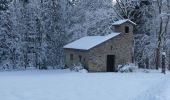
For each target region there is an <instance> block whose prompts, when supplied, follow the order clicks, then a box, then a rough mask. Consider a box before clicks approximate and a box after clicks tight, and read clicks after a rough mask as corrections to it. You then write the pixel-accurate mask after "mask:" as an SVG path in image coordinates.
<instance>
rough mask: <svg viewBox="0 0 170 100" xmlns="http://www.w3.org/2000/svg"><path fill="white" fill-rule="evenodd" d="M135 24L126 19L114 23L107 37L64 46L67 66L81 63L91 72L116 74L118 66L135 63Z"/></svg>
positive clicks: (82, 39) (98, 37)
mask: <svg viewBox="0 0 170 100" xmlns="http://www.w3.org/2000/svg"><path fill="white" fill-rule="evenodd" d="M134 25H136V24H135V23H134V22H132V21H130V20H128V19H126V20H119V21H116V22H114V23H113V25H112V26H111V29H112V30H113V31H114V32H113V33H111V34H108V35H106V36H86V37H83V38H80V39H78V40H76V41H74V42H72V43H69V44H67V45H66V46H64V52H65V64H66V66H73V65H74V64H77V63H81V64H82V65H83V66H84V68H86V69H87V70H88V71H89V72H114V71H117V67H118V65H124V64H128V63H132V62H133V56H134V53H133V52H134V51H133V47H134V43H133V40H134V37H133V27H134Z"/></svg>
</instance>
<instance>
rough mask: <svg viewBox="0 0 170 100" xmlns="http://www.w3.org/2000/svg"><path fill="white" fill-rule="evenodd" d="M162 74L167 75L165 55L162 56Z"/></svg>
mask: <svg viewBox="0 0 170 100" xmlns="http://www.w3.org/2000/svg"><path fill="white" fill-rule="evenodd" d="M162 73H164V74H166V65H165V55H164V54H163V55H162Z"/></svg>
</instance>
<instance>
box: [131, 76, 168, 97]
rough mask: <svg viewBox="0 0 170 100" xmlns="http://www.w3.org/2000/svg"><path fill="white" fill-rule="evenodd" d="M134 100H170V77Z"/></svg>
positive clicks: (166, 77)
mask: <svg viewBox="0 0 170 100" xmlns="http://www.w3.org/2000/svg"><path fill="white" fill-rule="evenodd" d="M134 100H170V75H166V76H165V77H164V79H162V81H161V82H159V83H158V84H157V85H155V86H153V87H151V88H150V89H148V90H147V91H145V92H143V93H142V94H141V95H140V96H138V97H137V98H135V99H134Z"/></svg>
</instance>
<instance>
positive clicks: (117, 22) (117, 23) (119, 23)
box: [112, 19, 136, 25]
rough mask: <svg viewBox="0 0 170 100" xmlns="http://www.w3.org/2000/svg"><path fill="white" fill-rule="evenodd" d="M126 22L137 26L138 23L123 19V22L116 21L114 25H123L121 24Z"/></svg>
mask: <svg viewBox="0 0 170 100" xmlns="http://www.w3.org/2000/svg"><path fill="white" fill-rule="evenodd" d="M125 22H130V23H132V24H134V25H136V23H134V22H133V21H131V20H129V19H123V20H118V21H115V22H114V23H113V24H112V25H121V24H123V23H125Z"/></svg>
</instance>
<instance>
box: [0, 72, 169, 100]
mask: <svg viewBox="0 0 170 100" xmlns="http://www.w3.org/2000/svg"><path fill="white" fill-rule="evenodd" d="M0 100H170V74H166V75H163V74H161V73H158V72H152V73H142V72H136V73H76V72H70V71H67V70H57V71H35V70H33V71H18V72H0Z"/></svg>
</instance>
